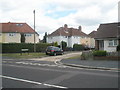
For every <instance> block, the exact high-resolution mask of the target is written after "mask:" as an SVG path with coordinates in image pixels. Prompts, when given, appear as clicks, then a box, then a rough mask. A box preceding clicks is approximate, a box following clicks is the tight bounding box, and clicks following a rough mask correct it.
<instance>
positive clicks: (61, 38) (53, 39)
mask: <svg viewBox="0 0 120 90" xmlns="http://www.w3.org/2000/svg"><path fill="white" fill-rule="evenodd" d="M62 41H64V42H66V43H67V46H68V37H65V36H49V37H47V43H53V42H57V43H58V45H60V43H61V42H62Z"/></svg>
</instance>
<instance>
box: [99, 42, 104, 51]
mask: <svg viewBox="0 0 120 90" xmlns="http://www.w3.org/2000/svg"><path fill="white" fill-rule="evenodd" d="M99 50H104V40H100V41H99Z"/></svg>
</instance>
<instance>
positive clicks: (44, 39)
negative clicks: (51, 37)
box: [43, 32, 47, 43]
mask: <svg viewBox="0 0 120 90" xmlns="http://www.w3.org/2000/svg"><path fill="white" fill-rule="evenodd" d="M43 43H47V32H45V35H44V37H43Z"/></svg>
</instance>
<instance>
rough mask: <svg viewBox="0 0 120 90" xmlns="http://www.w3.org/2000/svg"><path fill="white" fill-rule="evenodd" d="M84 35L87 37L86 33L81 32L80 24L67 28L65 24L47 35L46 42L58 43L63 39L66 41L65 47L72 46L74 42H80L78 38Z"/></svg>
mask: <svg viewBox="0 0 120 90" xmlns="http://www.w3.org/2000/svg"><path fill="white" fill-rule="evenodd" d="M86 37H88V35H87V34H85V33H84V32H82V28H81V26H79V28H78V29H76V28H68V25H67V24H65V25H64V27H60V28H58V29H57V30H56V31H54V32H53V33H51V34H49V35H48V36H47V43H53V42H58V44H59V45H60V43H61V42H62V41H64V42H66V43H67V47H73V45H74V44H82V43H81V42H80V39H81V38H86Z"/></svg>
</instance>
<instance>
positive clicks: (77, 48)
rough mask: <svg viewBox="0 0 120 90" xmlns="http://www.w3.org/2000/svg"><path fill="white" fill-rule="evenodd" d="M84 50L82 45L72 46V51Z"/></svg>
mask: <svg viewBox="0 0 120 90" xmlns="http://www.w3.org/2000/svg"><path fill="white" fill-rule="evenodd" d="M84 49H85V47H84V46H83V45H81V44H74V45H73V50H74V51H82V50H84Z"/></svg>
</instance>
